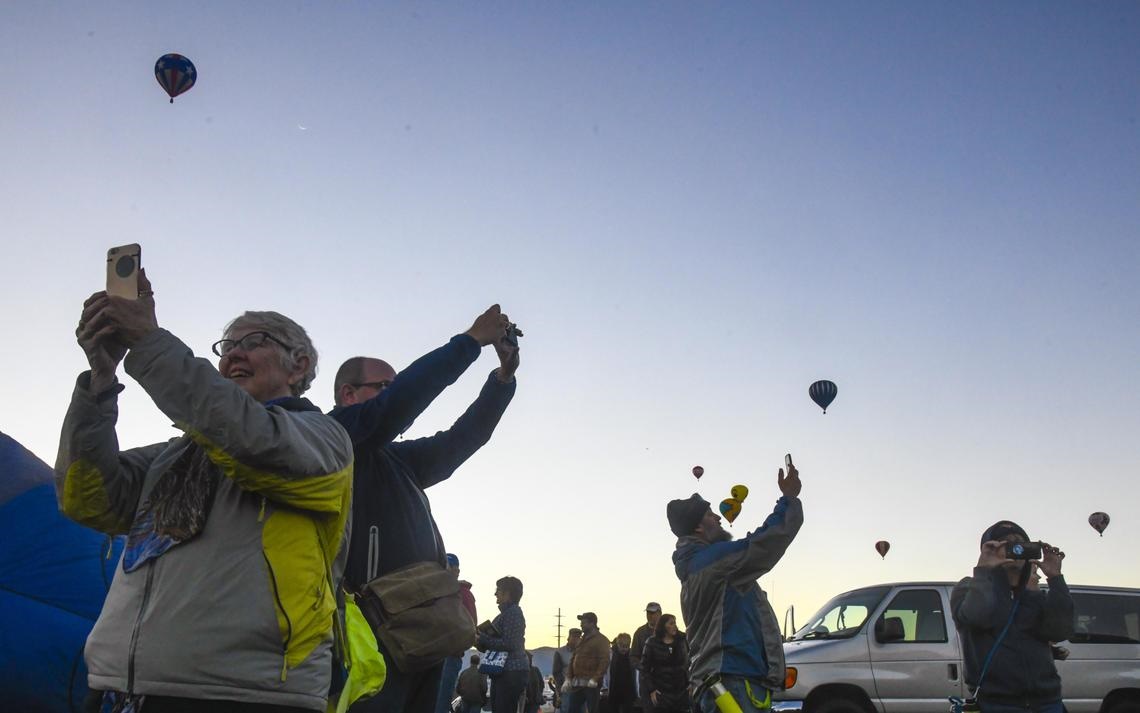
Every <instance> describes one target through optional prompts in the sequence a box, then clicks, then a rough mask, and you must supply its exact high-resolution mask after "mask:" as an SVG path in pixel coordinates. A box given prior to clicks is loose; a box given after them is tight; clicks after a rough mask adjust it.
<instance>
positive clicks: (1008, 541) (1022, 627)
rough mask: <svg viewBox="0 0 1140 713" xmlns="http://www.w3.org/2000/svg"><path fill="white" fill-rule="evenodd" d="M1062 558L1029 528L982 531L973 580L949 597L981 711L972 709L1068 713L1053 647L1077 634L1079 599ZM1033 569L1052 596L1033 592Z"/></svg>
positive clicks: (997, 526) (1007, 525)
mask: <svg viewBox="0 0 1140 713" xmlns="http://www.w3.org/2000/svg"><path fill="white" fill-rule="evenodd" d="M1064 559H1065V553H1064V552H1062V551H1061V550H1059V549H1058V548H1056V547H1053V546H1052V545H1049V544H1048V543H1044V542H1030V541H1029V536H1028V535H1026V534H1025V530H1023V529H1022V528H1021V527H1020V526H1019V525H1017V524H1016V523H1014V522H1010V521H1009V520H1002V521H1000V522H997V523H994V524H993V525H992V526H991V527H990V528H989V529H987V530H986V531H985V532H984V533H982V543H981V555H980V556H979V557H978V565H977V566H976V567H975V568H974V575H973V576H972V577H966V578H965V579H963V580H962V581H961V582H959V583H958V584H957V586H955V587H954V591H953V593H952V594H951V595H950V607H951V610H952V611H953V615H954V621H955V623H957V625H958V632H959V636H960V637H961V640H962V651H963V656H964V658H965V663H966V684H967V685H968V686H969V687H970V690H971V691H974V692H975V694H974V695H975V696H976V698H977V704H978V705H979V706H980V708H975V709H974V710H981V711H984V713H1007V712H1012V711H1022V712H1024V711H1032V713H1061V711H1063V710H1064V709H1063V706H1062V704H1061V677H1060V676H1059V675H1058V674H1057V667H1056V665H1054V663H1053V649H1052V646H1051V645H1050V643H1049V642H1051V641H1064V640H1066V639H1068V638H1069V637H1070V636H1072V635H1073V624H1074V622H1073V598H1072V597H1071V596H1070V595H1069V587H1068V585H1067V584H1065V578H1064V576H1062V574H1061V561H1062V560H1064ZM1038 560H1039V562H1038ZM1034 568H1040V570H1041V573H1042V574H1044V575H1045V577H1046V581H1047V582H1048V584H1049V591H1048V593H1046V592H1042V591H1040V590H1038V589H1036V588H1035V587H1032V586H1029V585H1030V584H1031V582H1032V581H1033V575H1034V571H1033V570H1034ZM967 703H969V701H968V702H967Z"/></svg>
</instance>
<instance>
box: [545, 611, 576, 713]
mask: <svg viewBox="0 0 1140 713" xmlns="http://www.w3.org/2000/svg"><path fill="white" fill-rule="evenodd" d="M581 641H582V630H581V629H579V628H577V627H574V628H572V629H570V631H569V632H567V634H566V644H565V645H563V646H560V647H558V648H557V649H555V651H554V660H553V662H552V663H551V675H552V676H553V678H554V701H555V703H554V707H555V708H556V709H557V710H558V711H560V713H566V710H565V709H566V703H567V698H566V696H564V695H562V685H563V684H564V683H565V682H566V674H567V673H568V672H569V671H570V659H571V658H572V657H573V656H574V649H576V648H578V644H579V642H581Z"/></svg>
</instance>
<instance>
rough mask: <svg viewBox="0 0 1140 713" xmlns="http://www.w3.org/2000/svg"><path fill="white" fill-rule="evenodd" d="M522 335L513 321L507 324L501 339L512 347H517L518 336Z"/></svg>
mask: <svg viewBox="0 0 1140 713" xmlns="http://www.w3.org/2000/svg"><path fill="white" fill-rule="evenodd" d="M521 336H523V333H522V330H521V329H519V326H518V325H517V324H515V323H514V322H511V323H510V324H509V325H507V333H506V335H505V336H504V337H503V341H504V342H506V343H507V344H510V345H511V346H512V347H518V345H519V337H521Z"/></svg>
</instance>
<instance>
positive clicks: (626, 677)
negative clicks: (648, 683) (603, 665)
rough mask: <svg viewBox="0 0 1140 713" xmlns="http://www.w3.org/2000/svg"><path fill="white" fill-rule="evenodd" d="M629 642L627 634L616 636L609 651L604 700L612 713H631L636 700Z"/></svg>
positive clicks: (635, 686)
mask: <svg viewBox="0 0 1140 713" xmlns="http://www.w3.org/2000/svg"><path fill="white" fill-rule="evenodd" d="M630 641H631V639H630V636H629V634H626V633H621V634H618V635H617V636H615V637H614V641H613V646H612V647H611V650H610V670H609V676H608V678H609V685H608V687H607V689H606V699H607V700H608V702H609V709H610V711H612V713H633V704H634V702H635V701H636V700H637V680H636V678H635V677H634V672H633V665H632V663H631V661H630V660H631V658H632V656H631V655H630V648H629V646H630Z"/></svg>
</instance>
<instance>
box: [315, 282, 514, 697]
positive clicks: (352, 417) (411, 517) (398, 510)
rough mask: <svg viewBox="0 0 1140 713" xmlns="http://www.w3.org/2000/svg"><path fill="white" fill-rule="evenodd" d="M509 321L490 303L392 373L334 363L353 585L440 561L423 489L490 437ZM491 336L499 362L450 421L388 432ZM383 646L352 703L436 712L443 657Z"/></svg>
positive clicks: (382, 367) (498, 409)
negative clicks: (401, 654) (400, 659)
mask: <svg viewBox="0 0 1140 713" xmlns="http://www.w3.org/2000/svg"><path fill="white" fill-rule="evenodd" d="M509 326H510V322H509V321H508V319H507V316H506V315H504V314H502V313H501V312H500V310H499V306H498V305H493V306H492V307H491V308H490V309H488V310H487V311H486V312H484V313H483V314H481V315H480V316H479V317H478V318H477V319H476V320H475V323H474V324H473V325H472V326H471V328H470V329H469V330H467V331H466V332H465V333H463V334H459V335H456V336H455V337H452V339H451V341H449V342H448V343H447V344H445V345H444V346H442V347H440V348H438V349H436V350H435V351H432V352H430V353H428V354H426V355H425V356H422V357H420V358H419V359H417V360H416V361H415V362H413V363H412V364H411V365H410V366H409V367H408V368H407V369H405V370H404V371H402V372H400V374H399V375H398V376H397V375H396V373H395V371H394V370H393V369H392V367H391V366H389V365H388V364H387V363H386V362H383V361H381V360H379V359H369V358H365V357H355V358H353V359H349V360H348V361H346V362H345V363H344V364H343V365H342V366H341V368H340V370H339V371H338V372H337V375H336V379H335V384H334V388H335V396H336V408H334V409H333V411H332V413H331V415H332V417H333V418H335V419H336V420H337V421H338V422H339V423H340V424H341V425H342V426H344V428H345V430H347V431H348V435H349V436H350V437H351V438H352V444H353V449H354V453H355V457H356V471H355V477H354V479H353V493H352V540H351V543H350V546H349V556H348V564H347V567H346V568H345V576H344V581H345V587H346V588H347V589H349V590H350V591H359V590H360V589H361V588H362V587H363V585H364V584H366V583H367V582H369V581H371V580H373V579H375V578H376V577H378V576H381V575H384V574H388V573H390V572H393V571H395V570H397V569H400V568H401V567H404V566H406V565H410V564H414V563H416V562H433V561H434V562H438V563H440V565H441V566H444V565H445V554H446V552H445V550H444V547H443V540H442V538H441V537H440V534H439V529H438V528H437V527H436V524H435V520H434V519H433V518H432V514H431V505H430V503H429V501H428V497H427V493H425V492H424V491H425V489H427V488H429V487H431V486H432V485H435V484H436V483H439V482H442V481H444V480H446V479H447V478H449V477H450V476H451V474H452V473H453V472H454V471H455V469H456V468H458V467H459V466H460V465H461V464H462V463H463V462H464V461H466V460H467V459H468V458H470V457H471V456H472V455H473V454H474V453H475V451H477V450H478V449H479V448H480V447H482V446H483V444H484V443H486V442H487V441H488V440H489V439H490V437H491V433H492V432H493V431H494V429H495V426H496V425H497V424H498V423H499V419H500V418H501V417H502V415H503V412H504V411H505V410H506V408H507V404H509V403H510V401H511V398H512V396H514V392H515V377H514V374H515V370H516V369H518V365H519V352H518V347H517V346H515V345H513V344H511V343H508V342H507V341H506V336H507V333H508V328H509ZM487 345H493V346H494V348H495V351H496V352H497V353H498V356H499V367H498V368H497V369H495V370H494V371H493V372H492V373H491V375H490V376H489V377H488V379H487V381H486V383H484V385H483V389H482V391H481V392H480V393H479V397H478V398H477V399H476V400H475V402H474V403H472V404H471V406H469V407H468V408H467V411H465V412H464V413H463V415H462V416H460V417H459V419H458V420H457V421H456V422H455V424H454V425H453V426H452V427H451V428H450V429H449V430H447V431H442V432H440V433H437V434H435V435H434V436H431V437H428V438H418V439H415V440H406V441H400V442H395V443H394V442H392V439H393V438H395V436H396V435H398V434H399V433H401V432H402V431H403V430H404V429H406V428H407V427H408V426H409V425H411V422H412V421H413V420H414V419H415V418H416V417H417V416H418V415H419V414H420V413H421V412H422V411H423V410H424V409H425V408H427V406H428V405H429V404H430V403H431V402H432V400H433V399H435V397H436V396H438V395H439V394H440V393H441V392H442V391H443V390H444V389H445V388H447V387H448V386H449V385H451V384H452V383H454V382H455V380H456V379H458V378H459V376H460V375H461V374H462V373H463V372H464V371H465V370H466V369H467V367H468V366H470V365H471V363H472V362H474V361H475V359H476V358H477V357H478V356H479V353H480V350H481V349H482V348H483V347H484V346H487ZM472 628H474V622H473V623H472ZM380 652H381V653H382V654H384V658H385V661H386V663H387V666H388V673H387V680H386V681H385V683H384V688H383V689H381V691H380V693H379V694H378V695H376V696H375V697H374V698H370V699H367V700H365V701H361V702H359V703H357V704H355V705H354V706H353V707H352V709H351V710H352V711H353V713H434V710H435V705H436V699H437V697H438V694H439V683H440V678H441V673H442V669H443V659H440V661H439V663H438V664H436V665H435V666H432V667H430V668H428V669H427V670H424V671H416V672H404V671H401V670H400V669H399V668H398V667H397V666H396V665H395V663H394V661H393V659H392V657H391V656H390V655H389V654H388V653H387V652H386V651H385V650H384V645H383V643H381V644H380Z"/></svg>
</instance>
